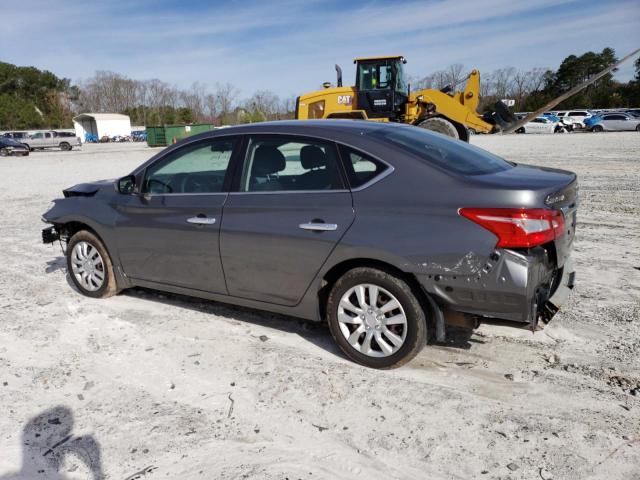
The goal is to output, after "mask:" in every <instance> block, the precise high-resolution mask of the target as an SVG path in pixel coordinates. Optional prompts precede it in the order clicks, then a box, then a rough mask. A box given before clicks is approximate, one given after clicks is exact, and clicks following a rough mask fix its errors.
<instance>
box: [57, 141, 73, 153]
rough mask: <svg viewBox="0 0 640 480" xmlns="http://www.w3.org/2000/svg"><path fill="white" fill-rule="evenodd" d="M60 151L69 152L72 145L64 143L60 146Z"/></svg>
mask: <svg viewBox="0 0 640 480" xmlns="http://www.w3.org/2000/svg"><path fill="white" fill-rule="evenodd" d="M60 150H62V151H63V152H68V151H69V150H71V144H69V143H67V142H62V143H61V144H60Z"/></svg>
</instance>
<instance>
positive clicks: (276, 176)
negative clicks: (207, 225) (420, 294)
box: [220, 135, 354, 306]
mask: <svg viewBox="0 0 640 480" xmlns="http://www.w3.org/2000/svg"><path fill="white" fill-rule="evenodd" d="M234 190H235V191H232V192H231V193H230V194H229V197H228V199H227V202H226V203H225V206H224V214H223V220H222V230H221V233H220V254H221V257H222V264H223V267H224V272H225V278H226V281H227V287H228V290H229V294H230V295H233V296H237V297H242V298H248V299H253V300H259V301H263V302H269V303H275V304H280V305H289V306H291V305H295V304H297V303H298V302H299V301H300V300H301V298H302V296H303V295H304V293H305V291H306V290H307V288H308V287H309V285H310V284H311V282H312V280H313V278H314V277H315V275H316V274H317V272H318V270H319V269H320V268H321V266H322V264H323V263H324V262H325V261H326V259H327V257H328V256H329V254H330V253H331V251H332V250H333V248H334V247H335V246H336V244H337V243H338V242H339V240H340V238H342V236H343V235H344V234H345V232H346V231H347V230H348V228H349V227H350V226H351V224H352V222H353V219H354V210H353V203H352V198H351V193H350V191H349V190H348V189H347V188H346V183H345V180H344V177H343V171H342V168H341V166H340V163H339V157H338V154H337V151H336V147H335V145H334V144H333V143H331V142H327V141H322V140H317V139H309V138H306V137H296V136H283V135H252V136H250V138H249V140H248V146H247V149H246V154H245V158H244V161H243V163H242V166H241V168H240V169H239V170H238V173H237V175H236V179H234Z"/></svg>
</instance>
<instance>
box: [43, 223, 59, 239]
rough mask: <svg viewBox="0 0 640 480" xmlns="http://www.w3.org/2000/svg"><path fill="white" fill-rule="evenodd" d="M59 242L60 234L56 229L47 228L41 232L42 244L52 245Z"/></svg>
mask: <svg viewBox="0 0 640 480" xmlns="http://www.w3.org/2000/svg"><path fill="white" fill-rule="evenodd" d="M57 240H60V232H58V231H57V230H56V227H49V228H45V229H43V230H42V243H54V242H56V241H57Z"/></svg>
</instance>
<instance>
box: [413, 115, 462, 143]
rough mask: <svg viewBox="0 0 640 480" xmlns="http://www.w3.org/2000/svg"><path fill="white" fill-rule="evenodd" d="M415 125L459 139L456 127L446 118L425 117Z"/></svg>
mask: <svg viewBox="0 0 640 480" xmlns="http://www.w3.org/2000/svg"><path fill="white" fill-rule="evenodd" d="M417 126H418V127H420V128H424V129H425V130H431V131H432V132H437V133H441V134H443V135H446V136H448V137H451V138H455V139H456V140H460V134H459V133H458V129H457V128H456V126H455V125H454V124H453V123H452V122H450V121H449V120H447V119H446V118H442V117H433V118H427V119H426V120H423V121H421V122H420V123H418V124H417Z"/></svg>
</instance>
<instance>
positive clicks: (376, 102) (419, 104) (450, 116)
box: [296, 56, 516, 141]
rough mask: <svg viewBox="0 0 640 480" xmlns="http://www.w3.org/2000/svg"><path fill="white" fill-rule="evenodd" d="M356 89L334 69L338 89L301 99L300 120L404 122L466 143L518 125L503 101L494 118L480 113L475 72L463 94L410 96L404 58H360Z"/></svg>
mask: <svg viewBox="0 0 640 480" xmlns="http://www.w3.org/2000/svg"><path fill="white" fill-rule="evenodd" d="M354 63H355V64H356V84H355V86H353V87H344V86H342V69H341V68H340V67H339V66H338V65H336V72H337V77H338V78H337V86H336V87H332V86H331V84H329V83H325V84H324V87H325V88H324V89H323V90H319V91H316V92H311V93H307V94H305V95H301V96H300V97H298V98H297V100H296V118H298V119H301V120H303V119H317V118H350V119H361V120H374V121H379V122H402V123H409V124H411V125H416V126H418V127H421V128H426V129H428V130H433V131H436V132H439V133H443V134H445V135H449V136H450V137H453V138H458V139H460V140H464V141H468V139H469V129H473V130H474V131H475V132H482V133H490V132H493V131H496V130H497V129H499V128H500V126H501V125H502V126H506V125H509V124H511V123H512V122H514V121H516V119H515V117H513V115H512V114H511V113H510V112H509V111H508V109H507V108H506V106H504V104H502V103H501V102H499V105H496V113H495V114H494V115H493V116H492V117H491V118H489V119H483V118H482V117H481V116H480V115H479V114H478V113H477V111H476V109H477V108H478V103H479V101H480V72H478V71H477V70H473V71H472V72H471V73H470V74H469V77H468V79H467V84H466V87H465V89H464V91H462V92H453V91H452V87H451V86H449V87H445V88H443V89H442V90H435V89H424V90H418V91H414V92H412V91H411V88H410V86H409V85H408V84H407V81H406V78H405V74H404V64H405V63H407V61H406V60H405V58H404V57H402V56H390V57H368V58H356V59H355V60H354Z"/></svg>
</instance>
